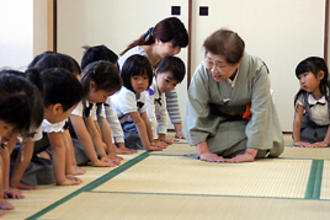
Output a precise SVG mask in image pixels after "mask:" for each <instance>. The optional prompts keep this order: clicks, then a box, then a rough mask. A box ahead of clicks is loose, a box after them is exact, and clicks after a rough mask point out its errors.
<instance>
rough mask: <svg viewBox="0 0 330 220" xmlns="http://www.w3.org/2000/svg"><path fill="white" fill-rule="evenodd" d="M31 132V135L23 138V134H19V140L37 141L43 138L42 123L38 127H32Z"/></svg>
mask: <svg viewBox="0 0 330 220" xmlns="http://www.w3.org/2000/svg"><path fill="white" fill-rule="evenodd" d="M29 133H30V134H31V136H29V137H24V138H23V137H22V136H21V135H19V136H17V140H18V141H19V142H20V143H22V142H23V141H24V142H27V141H34V142H36V141H39V140H41V138H42V124H41V125H40V126H39V127H38V128H36V129H30V130H29Z"/></svg>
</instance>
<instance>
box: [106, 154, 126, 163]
mask: <svg viewBox="0 0 330 220" xmlns="http://www.w3.org/2000/svg"><path fill="white" fill-rule="evenodd" d="M108 157H109V158H110V160H114V161H116V162H120V161H122V160H123V159H124V158H122V157H120V156H117V155H115V154H110V155H109V156H108Z"/></svg>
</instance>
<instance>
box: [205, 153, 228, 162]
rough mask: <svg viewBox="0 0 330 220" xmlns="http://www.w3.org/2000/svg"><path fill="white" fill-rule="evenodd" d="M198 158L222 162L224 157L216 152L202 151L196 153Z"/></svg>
mask: <svg viewBox="0 0 330 220" xmlns="http://www.w3.org/2000/svg"><path fill="white" fill-rule="evenodd" d="M198 156H199V159H200V160H202V161H208V162H224V161H225V159H224V158H223V157H221V156H219V155H217V154H214V153H211V152H204V153H201V154H199V155H198Z"/></svg>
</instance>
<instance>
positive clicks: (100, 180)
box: [26, 151, 150, 220]
mask: <svg viewBox="0 0 330 220" xmlns="http://www.w3.org/2000/svg"><path fill="white" fill-rule="evenodd" d="M149 155H150V151H146V152H144V153H142V154H140V155H138V156H136V157H134V158H133V159H131V160H129V161H127V162H126V163H124V164H122V165H120V166H119V167H117V168H115V169H113V170H111V171H110V172H108V173H106V174H104V175H103V176H101V177H99V178H97V179H96V180H94V181H93V182H91V183H89V184H87V185H86V186H83V187H81V188H80V189H78V190H76V191H74V192H72V193H70V194H69V195H67V196H65V197H63V198H62V199H60V200H58V201H56V202H54V203H53V204H51V205H49V206H47V207H46V208H44V209H42V210H40V211H39V212H37V213H36V214H34V215H32V216H30V217H28V218H26V219H28V220H32V219H37V218H39V217H41V216H43V215H45V214H46V213H47V212H49V211H51V210H53V209H55V208H56V207H57V206H59V205H61V204H63V203H65V202H66V201H68V200H70V199H72V198H73V197H75V196H77V195H79V194H80V193H82V192H89V191H91V190H93V189H95V188H96V187H98V186H100V185H101V184H103V183H105V182H106V181H108V180H110V179H112V178H114V177H115V176H117V175H119V174H120V173H122V172H124V171H125V170H127V169H128V168H130V167H132V166H134V165H135V164H137V163H139V162H140V161H142V160H144V159H145V158H147V157H148V156H149Z"/></svg>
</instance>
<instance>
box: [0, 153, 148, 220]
mask: <svg viewBox="0 0 330 220" xmlns="http://www.w3.org/2000/svg"><path fill="white" fill-rule="evenodd" d="M141 153H143V152H139V153H137V154H134V155H124V156H123V157H124V161H123V162H122V164H123V163H125V162H127V161H128V160H130V159H132V158H134V157H136V156H138V155H139V154H141ZM83 169H85V170H86V171H87V172H86V174H85V175H81V176H78V177H79V178H80V179H82V180H83V183H82V184H80V185H77V186H56V185H44V186H38V188H37V189H36V190H30V191H26V190H25V191H23V193H24V195H25V199H10V200H8V202H10V203H11V204H13V205H14V206H15V209H14V210H11V211H4V210H1V211H3V212H5V213H6V214H5V215H4V216H3V217H1V219H15V220H17V219H24V218H26V217H29V216H31V215H33V214H35V213H36V212H38V211H40V210H42V209H43V208H45V207H47V206H49V205H51V204H52V203H54V202H55V201H57V200H60V199H62V198H63V197H65V196H67V195H69V194H70V193H72V192H74V191H77V190H79V189H80V188H81V187H83V186H85V185H87V184H89V183H90V182H92V181H94V180H95V179H97V178H99V177H101V176H103V175H104V174H106V173H108V172H110V171H111V170H113V169H115V168H110V167H107V168H100V167H83Z"/></svg>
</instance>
